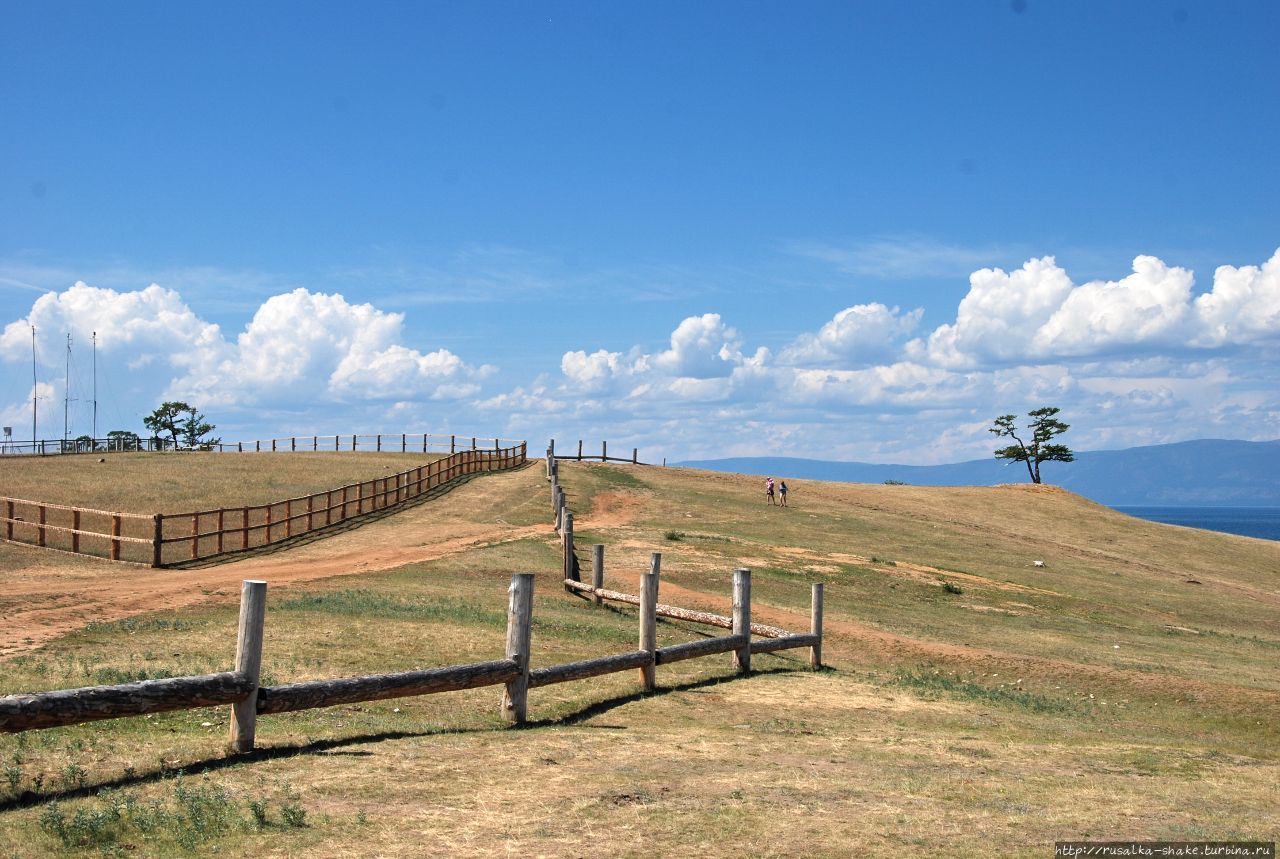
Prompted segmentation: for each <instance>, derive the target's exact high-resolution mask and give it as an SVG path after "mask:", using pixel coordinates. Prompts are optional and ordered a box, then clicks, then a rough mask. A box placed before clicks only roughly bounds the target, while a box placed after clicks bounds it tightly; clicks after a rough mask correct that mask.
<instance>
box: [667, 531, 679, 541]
mask: <svg viewBox="0 0 1280 859" xmlns="http://www.w3.org/2000/svg"><path fill="white" fill-rule="evenodd" d="M662 536H664V537H666V538H667V539H668V540H673V541H675V540H683V539H684V532H683V531H668V532H666V533H665V534H663V535H662Z"/></svg>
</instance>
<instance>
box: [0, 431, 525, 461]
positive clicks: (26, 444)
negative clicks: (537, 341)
mask: <svg viewBox="0 0 1280 859" xmlns="http://www.w3.org/2000/svg"><path fill="white" fill-rule="evenodd" d="M519 443H520V439H502V438H483V437H481V436H462V435H457V434H444V433H425V432H424V433H393V434H392V433H377V434H360V433H353V434H350V435H342V434H339V435H309V436H301V435H295V436H281V437H279V438H268V439H256V440H253V441H227V442H224V441H219V442H214V443H212V444H207V445H199V446H197V447H195V448H179V447H175V446H174V444H173V442H172V441H170V440H169V439H164V438H157V437H155V436H133V435H126V436H110V437H108V438H89V437H88V436H81V437H80V438H77V439H65V440H64V439H60V438H59V439H38V440H36V441H34V442H31V441H22V442H5V443H3V444H0V456H59V455H66V454H84V453H172V452H174V451H189V450H198V451H211V452H216V453H261V452H264V451H270V452H272V453H281V452H284V453H292V452H295V451H310V452H317V451H353V450H365V451H387V452H391V451H394V452H399V453H457V452H458V451H459V450H500V449H501V448H503V447H514V446H515V445H517V444H519Z"/></svg>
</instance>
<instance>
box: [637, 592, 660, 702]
mask: <svg viewBox="0 0 1280 859" xmlns="http://www.w3.org/2000/svg"><path fill="white" fill-rule="evenodd" d="M657 606H658V574H657V573H641V574H640V650H644V651H646V652H648V654H649V661H648V662H646V663H645V664H644V665H641V666H640V682H641V684H642V685H643V686H644V691H646V692H652V691H653V690H654V688H655V687H656V686H657V680H658V678H657V664H656V662H655V658H656V657H655V656H654V653H655V651H657V649H658V614H657Z"/></svg>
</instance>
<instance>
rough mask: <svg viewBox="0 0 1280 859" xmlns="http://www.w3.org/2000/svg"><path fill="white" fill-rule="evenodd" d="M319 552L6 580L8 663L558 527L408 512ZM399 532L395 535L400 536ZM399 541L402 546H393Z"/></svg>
mask: <svg viewBox="0 0 1280 859" xmlns="http://www.w3.org/2000/svg"><path fill="white" fill-rule="evenodd" d="M392 518H394V519H396V520H400V521H396V522H395V523H394V524H392V523H391V522H375V523H369V524H367V525H365V526H363V527H361V528H357V529H354V530H352V531H348V532H345V533H342V534H338V535H335V536H333V537H330V538H327V539H322V540H318V541H316V542H314V543H310V544H307V545H303V546H299V547H295V548H292V549H288V550H280V551H275V552H271V553H270V554H264V555H259V556H255V557H248V558H244V559H242V560H238V561H229V562H227V563H223V564H218V565H215V566H209V567H202V568H196V569H158V570H157V569H150V568H147V567H134V566H127V567H126V566H119V565H113V564H109V563H108V562H98V563H81V562H78V559H77V563H76V564H67V565H65V566H58V565H56V564H49V565H42V566H41V567H38V568H35V569H33V570H30V571H21V572H18V573H16V574H12V575H9V576H6V577H4V578H3V579H0V658H3V657H6V656H11V655H14V654H17V653H21V652H24V651H29V650H33V649H35V648H37V647H39V646H40V645H41V644H44V643H45V642H47V641H49V640H51V639H54V638H56V637H58V636H60V635H63V634H64V633H67V632H71V631H73V630H77V629H82V628H84V626H85V625H86V624H88V623H91V622H95V621H96V622H99V623H100V622H103V621H111V620H120V619H122V618H127V617H132V616H134V615H138V614H143V613H147V612H155V611H170V610H176V609H180V608H184V607H187V606H191V605H195V604H198V603H203V602H208V601H211V600H225V601H234V600H235V599H237V598H238V595H239V592H240V583H241V582H242V581H243V580H245V579H260V580H263V581H266V582H267V583H268V584H269V585H270V586H271V587H272V588H276V587H280V586H288V585H293V584H297V583H300V582H310V581H316V580H318V579H326V578H332V577H335V576H348V575H356V574H360V573H368V572H375V571H379V570H390V569H395V568H396V567H400V566H404V565H405V564H412V563H419V562H423V561H432V560H436V559H438V558H443V557H446V556H449V555H454V554H457V553H459V552H467V551H470V550H472V549H475V548H479V547H482V546H487V545H496V544H500V543H507V542H511V541H514V540H521V539H525V538H527V537H541V536H550V535H552V533H553V530H552V527H551V526H550V525H525V526H513V525H505V524H490V525H475V524H468V523H464V522H438V521H435V520H434V517H433V516H431V515H430V513H429V512H428V513H426V514H424V513H423V512H422V511H421V510H408V511H405V512H404V513H402V514H399V515H398V516H396V517H392ZM391 529H394V530H393V531H392V530H391ZM393 534H394V536H393Z"/></svg>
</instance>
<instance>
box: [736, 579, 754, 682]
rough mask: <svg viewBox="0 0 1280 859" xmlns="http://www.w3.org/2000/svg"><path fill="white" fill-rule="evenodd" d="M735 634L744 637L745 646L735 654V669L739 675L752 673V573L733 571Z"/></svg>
mask: <svg viewBox="0 0 1280 859" xmlns="http://www.w3.org/2000/svg"><path fill="white" fill-rule="evenodd" d="M733 634H734V635H741V636H743V638H744V639H745V640H744V643H743V645H742V646H741V647H740V648H738V649H737V650H735V651H734V652H733V667H734V668H736V669H737V670H738V673H739V674H746V673H748V672H750V671H751V571H750V570H748V569H745V568H744V569H737V570H734V571H733Z"/></svg>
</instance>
